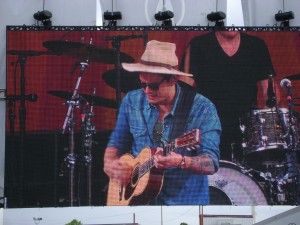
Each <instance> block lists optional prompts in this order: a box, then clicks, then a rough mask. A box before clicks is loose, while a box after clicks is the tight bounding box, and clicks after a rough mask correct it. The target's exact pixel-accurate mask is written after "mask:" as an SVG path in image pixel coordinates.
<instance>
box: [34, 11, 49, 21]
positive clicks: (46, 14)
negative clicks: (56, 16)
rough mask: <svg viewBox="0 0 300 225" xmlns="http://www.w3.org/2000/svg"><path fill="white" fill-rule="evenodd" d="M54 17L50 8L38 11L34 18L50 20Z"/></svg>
mask: <svg viewBox="0 0 300 225" xmlns="http://www.w3.org/2000/svg"><path fill="white" fill-rule="evenodd" d="M51 17H52V13H51V12H49V11H48V10H44V11H41V12H40V11H38V12H37V13H35V14H33V18H34V19H36V20H38V21H43V20H48V19H50V18H51Z"/></svg>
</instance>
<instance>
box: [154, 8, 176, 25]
mask: <svg viewBox="0 0 300 225" xmlns="http://www.w3.org/2000/svg"><path fill="white" fill-rule="evenodd" d="M173 17H174V13H173V12H172V11H169V10H167V11H163V12H161V11H159V12H158V13H155V14H154V18H155V19H156V20H157V21H162V26H165V27H171V26H172V20H171V19H172V18H173Z"/></svg>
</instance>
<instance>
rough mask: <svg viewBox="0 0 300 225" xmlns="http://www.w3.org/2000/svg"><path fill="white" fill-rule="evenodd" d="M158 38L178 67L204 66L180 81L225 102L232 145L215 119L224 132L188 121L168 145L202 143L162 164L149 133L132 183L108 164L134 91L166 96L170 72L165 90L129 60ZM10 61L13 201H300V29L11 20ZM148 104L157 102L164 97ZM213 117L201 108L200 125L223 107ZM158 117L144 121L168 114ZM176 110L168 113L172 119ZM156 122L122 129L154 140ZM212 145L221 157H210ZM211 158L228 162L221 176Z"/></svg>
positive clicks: (8, 184)
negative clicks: (36, 24)
mask: <svg viewBox="0 0 300 225" xmlns="http://www.w3.org/2000/svg"><path fill="white" fill-rule="evenodd" d="M153 40H156V41H159V42H171V43H174V44H175V45H176V51H175V54H176V56H177V58H178V63H175V64H178V65H177V67H172V69H174V70H179V71H182V72H185V73H188V74H193V79H191V78H190V77H188V76H183V75H182V76H180V75H179V76H178V77H177V78H179V80H178V83H177V84H176V85H178V86H174V87H176V89H175V90H176V91H177V92H178V87H179V88H180V89H182V90H183V89H184V90H193V91H194V92H196V93H197V95H199V94H200V95H201V98H202V97H203V98H204V97H205V99H206V98H207V99H208V101H210V102H212V103H213V104H214V106H215V107H216V111H213V112H216V113H217V115H218V118H219V120H220V126H221V128H222V133H221V138H220V144H219V139H218V135H216V134H218V130H217V131H216V130H214V129H216V127H211V128H209V129H211V130H210V131H209V132H213V133H214V138H211V137H210V136H209V135H208V134H206V131H201V129H196V130H191V131H187V130H182V131H184V133H185V134H182V135H178V136H176V138H175V139H174V140H176V142H172V141H173V140H170V139H168V138H166V140H165V142H166V143H165V145H164V146H167V147H168V148H172V149H171V151H169V152H167V154H172V155H173V153H175V152H176V145H174V143H183V146H184V147H181V146H180V145H179V147H178V148H182V149H184V150H183V151H181V152H185V151H187V150H186V149H187V148H189V147H190V149H191V150H190V152H189V153H187V155H186V157H185V158H184V157H183V156H182V161H178V157H177V158H176V157H174V161H175V163H176V162H177V164H178V167H179V168H177V166H176V167H174V162H173V164H172V165H173V166H171V168H168V169H164V170H162V169H159V168H158V169H157V168H156V166H155V165H152V163H153V155H151V154H155V153H154V151H152V153H151V152H146V151H147V149H148V148H147V147H149V148H150V149H152V150H153V149H155V148H154V147H156V145H153V146H151V144H149V143H148V142H145V146H144V148H141V149H140V154H135V155H133V153H132V152H131V151H130V149H129V148H130V147H129V148H128V149H126V151H127V152H128V154H129V155H127V156H126V157H123V158H122V159H123V162H124V163H126V164H127V165H129V166H130V167H131V168H132V172H131V174H130V177H129V183H128V184H125V185H124V184H123V185H120V184H119V183H118V182H115V181H113V180H112V179H109V177H108V175H107V174H106V173H105V172H104V170H103V168H104V152H105V149H106V146H107V144H108V142H109V140H110V137H111V134H112V132H113V131H114V130H115V125H116V119H117V116H118V115H119V113H120V114H121V113H124V110H121V111H119V109H120V105H122V100H123V98H124V97H125V96H127V95H129V94H130V93H140V94H141V93H143V92H151V93H152V95H151V94H150V95H147V96H148V98H154V97H153V96H155V94H153V93H158V92H159V91H160V90H159V89H163V88H162V87H165V86H167V85H168V84H169V82H170V80H162V81H161V82H160V85H158V84H157V83H154V86H155V85H156V86H158V90H155V89H157V88H155V87H154V86H153V84H152V83H151V82H150V83H149V82H148V81H147V82H143V80H142V86H141V82H140V77H139V74H140V73H139V72H136V71H134V72H129V71H127V70H124V68H123V66H122V63H130V64H132V63H135V64H136V63H141V62H142V61H143V62H144V61H145V60H146V61H147V59H145V58H143V57H142V55H143V54H145V48H146V45H147V43H149V42H151V41H153ZM172 46H173V45H172ZM147 47H149V48H150V45H149V46H148V45H147ZM150 50H151V54H153V55H154V56H153V55H152V56H151V57H152V58H157V59H159V60H158V61H159V62H156V63H155V64H154V65H153V64H151V65H150V64H147V65H146V66H154V67H155V66H158V67H164V68H165V69H170V68H168V66H170V65H166V64H167V63H166V62H167V61H168V59H166V58H164V57H163V56H161V55H159V54H160V52H161V51H160V50H157V49H156V50H155V48H153V49H149V52H150ZM165 50H166V51H168V49H165ZM166 51H162V52H166ZM149 52H147V54H150V53H149ZM166 54H169V53H166ZM170 54H171V55H172V54H173V53H170ZM172 56H174V55H172ZM149 57H150V56H149ZM151 57H150V58H151ZM141 58H142V59H141ZM169 59H170V61H172V60H173V58H171V57H170V58H169ZM175 62H176V60H175ZM148 63H149V62H148ZM172 66H174V65H172ZM175 66H176V65H175ZM6 71H7V77H6V79H7V92H6V101H7V104H6V107H7V110H6V152H5V155H6V159H5V196H6V197H7V198H8V199H9V204H8V207H46V206H81V205H83V206H85V205H95V206H106V205H147V204H149V205H152V204H160V205H187V204H190V205H193V204H195V205H298V204H299V202H300V201H299V199H300V191H299V190H300V187H299V183H300V181H299V177H300V175H299V163H298V161H299V160H300V159H299V155H300V154H299V151H300V148H299V144H300V139H299V135H300V131H299V119H300V118H299V116H298V114H299V112H300V36H299V33H298V32H294V31H272V30H271V29H270V30H268V29H262V30H256V31H255V30H252V31H251V30H247V31H237V30H236V31H230V30H226V29H225V31H220V30H219V31H217V30H215V29H208V28H203V29H199V28H197V29H193V28H186V29H184V28H181V29H165V30H163V29H155V27H154V28H146V29H145V28H143V29H140V28H134V27H132V28H128V27H127V28H126V27H125V28H123V29H121V28H120V29H108V28H105V27H101V28H98V29H97V28H96V27H64V28H56V29H41V30H39V29H25V28H22V27H8V29H7V68H6ZM151 72H152V73H154V72H155V71H151ZM164 83H165V84H164ZM151 85H152V86H151ZM142 87H143V88H142ZM136 90H138V91H136ZM175 93H176V92H175ZM164 94H165V95H167V96H168V93H164ZM175 95H176V94H175ZM132 96H133V95H131V97H132ZM149 96H150V97H149ZM137 101H138V100H137ZM132 104H133V105H134V104H135V102H134V101H133V103H132ZM172 104H173V103H172ZM185 104H186V105H185ZM190 104H192V101H189V100H185V101H183V103H181V107H182V106H184V107H183V108H185V107H186V108H188V110H190V109H189V108H191V106H189V105H190ZM148 106H149V107H150V106H151V107H154V108H155V104H154V105H152V104H148ZM195 108H196V107H195ZM146 109H148V108H147V107H145V108H143V109H141V110H142V111H143V110H146ZM171 109H172V107H171V108H169V110H171ZM132 110H133V111H134V106H132ZM178 111H179V110H178ZM181 111H187V110H181ZM189 112H192V111H187V113H189ZM132 113H133V112H127V114H128V118H129V116H130V118H131V119H132V118H133V119H135V118H134V116H133V114H132ZM202 113H203V114H205V112H202ZM191 114H193V113H191ZM137 115H138V114H137ZM147 115H148V114H147ZM201 115H202V114H200V115H197V116H196V115H193V117H194V120H193V121H197V122H195V124H194V125H195V126H197V125H196V124H198V122H199V124H202V123H204V124H208V125H207V126H209V124H210V123H209V122H208V121H209V120H210V119H211V118H212V117H211V116H213V115H206V117H203V118H204V119H201ZM148 116H149V118H146V119H145V118H144V119H145V120H144V121H143V122H141V123H145V124H147V122H148V120H149V121H150V117H151V116H154V117H155V116H156V117H157V115H155V114H153V115H151V116H150V115H148ZM164 116H165V117H162V118H163V121H165V122H166V121H167V120H168V119H170V117H171V116H170V114H166V115H164ZM168 116H169V117H168ZM189 118H191V117H189ZM141 121H142V120H141ZM171 121H173V120H172V119H171ZM175 121H177V122H178V121H179V120H175ZM130 122H131V121H126V124H127V123H128V124H130ZM180 122H182V121H180ZM185 123H191V121H189V120H188V121H185ZM159 125H160V132H161V133H163V132H164V129H166V130H167V126H168V124H166V123H164V122H163V123H156V124H155V126H154V128H156V129H158V128H159ZM174 126H175V125H174ZM182 126H183V127H185V124H184V125H182ZM201 126H202V125H201ZM201 126H199V127H201ZM150 127H151V126H150V125H149V128H147V129H149V130H148V131H145V132H146V134H142V133H141V132H138V131H137V132H135V130H133V129H129V132H128V133H127V134H124V135H121V134H119V135H120V136H118V137H127V138H128V139H130V140H129V141H131V142H133V141H136V138H143V137H140V135H148V133H149V135H150V134H151V135H152V133H154V130H153V124H152V130H151V128H150ZM192 127H193V126H192ZM195 128H197V127H195ZM120 130H122V129H118V131H119V132H120ZM147 132H148V133H147ZM155 132H156V131H155ZM157 133H159V131H157ZM151 138H152V137H150V139H151ZM128 139H127V140H125V141H126V142H127V141H128ZM139 140H143V139H139ZM177 141H178V142H177ZM120 142H122V140H120ZM201 142H202V143H201ZM209 142H211V143H209ZM204 143H206V144H207V145H206V147H205V148H207V149H204V147H203V146H204ZM207 146H212V148H214V149H213V150H211V149H209V147H207ZM216 146H217V147H216ZM218 146H219V148H218ZM193 149H194V151H193ZM195 149H196V150H195ZM218 149H219V151H218ZM123 152H125V150H123ZM176 154H177V153H176ZM183 155H184V154H183ZM211 155H213V163H212V161H211V159H210V160H208V161H205V160H204V159H206V160H207V157H208V158H210V156H211ZM176 156H177V155H176ZM193 157H196V158H195V159H192V158H193ZM197 157H198V158H197ZM180 159H181V158H180ZM176 160H177V161H176ZM183 160H185V162H183ZM197 160H198V161H197ZM201 160H204V161H201ZM191 162H192V163H194V164H195V162H196V166H195V165H194V164H193V165H194V167H195V168H197V169H198V170H199V171H198V172H197V171H196V172H195V168H194V170H193V169H191V167H192V166H191V164H192V163H191ZM201 162H202V163H201ZM197 163H198V164H197ZM209 165H210V167H213V168H211V169H215V170H217V172H215V173H214V174H209V171H207V168H206V166H207V167H209ZM180 167H182V168H180ZM187 167H188V168H187ZM153 171H154V172H153ZM170 174H172V175H170ZM153 176H154V177H155V178H154V179H152V178H153ZM185 196H186V197H185ZM158 199H159V201H156V200H158Z"/></svg>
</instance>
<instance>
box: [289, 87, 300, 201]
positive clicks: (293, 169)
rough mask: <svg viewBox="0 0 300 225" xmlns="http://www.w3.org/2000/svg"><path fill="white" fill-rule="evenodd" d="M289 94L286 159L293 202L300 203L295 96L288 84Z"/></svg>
mask: <svg viewBox="0 0 300 225" xmlns="http://www.w3.org/2000/svg"><path fill="white" fill-rule="evenodd" d="M286 88H287V96H286V99H287V101H288V111H289V114H288V117H289V124H288V136H287V137H288V151H287V152H286V160H287V167H288V172H287V175H288V181H291V182H292V184H295V185H293V188H294V190H293V192H292V193H293V194H294V199H293V201H294V202H292V204H295V205H299V203H300V193H299V192H300V172H299V168H298V165H297V157H296V151H297V144H296V140H295V135H296V134H295V130H294V128H293V127H294V124H293V121H294V120H293V97H292V90H291V86H287V87H286Z"/></svg>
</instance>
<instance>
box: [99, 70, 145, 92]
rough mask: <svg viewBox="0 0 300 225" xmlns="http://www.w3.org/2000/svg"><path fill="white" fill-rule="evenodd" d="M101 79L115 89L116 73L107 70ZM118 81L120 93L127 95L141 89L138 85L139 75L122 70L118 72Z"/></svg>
mask: <svg viewBox="0 0 300 225" xmlns="http://www.w3.org/2000/svg"><path fill="white" fill-rule="evenodd" d="M102 79H103V80H104V81H105V83H107V84H108V85H109V86H110V87H112V88H114V89H117V87H116V79H117V71H116V70H109V71H106V72H105V73H103V75H102ZM120 79H121V84H124V85H122V86H121V92H124V93H127V92H129V91H132V90H135V89H139V88H141V86H140V84H139V82H138V81H139V73H133V72H128V71H126V70H124V69H121V70H120Z"/></svg>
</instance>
